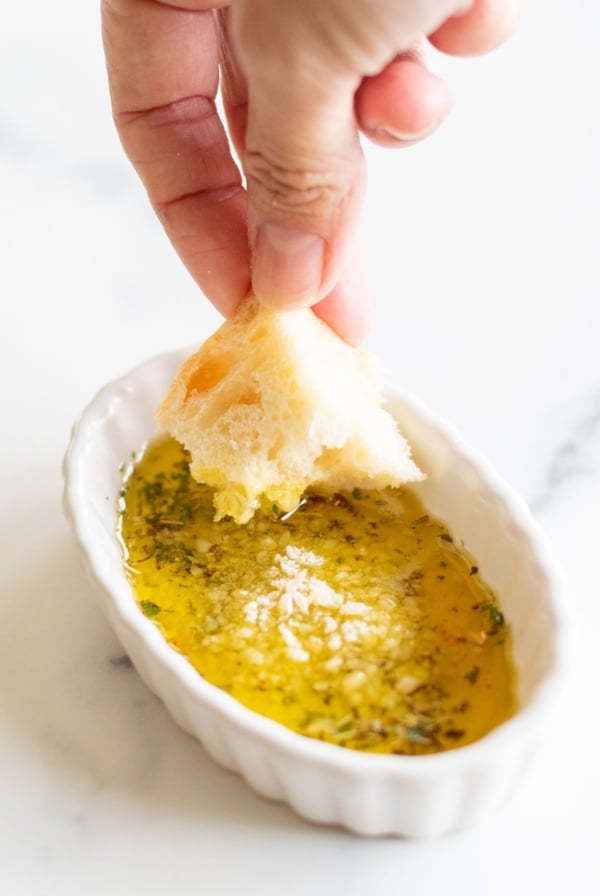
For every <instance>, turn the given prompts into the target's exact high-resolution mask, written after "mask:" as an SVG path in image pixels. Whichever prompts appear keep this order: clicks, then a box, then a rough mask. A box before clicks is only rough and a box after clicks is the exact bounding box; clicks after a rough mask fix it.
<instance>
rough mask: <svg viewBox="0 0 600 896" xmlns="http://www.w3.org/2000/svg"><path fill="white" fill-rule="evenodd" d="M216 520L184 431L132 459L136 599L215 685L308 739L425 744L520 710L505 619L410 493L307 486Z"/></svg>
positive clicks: (129, 521)
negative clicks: (245, 516)
mask: <svg viewBox="0 0 600 896" xmlns="http://www.w3.org/2000/svg"><path fill="white" fill-rule="evenodd" d="M305 497H306V500H305V501H304V502H303V504H302V505H301V506H300V507H299V508H298V510H297V511H296V512H295V513H293V514H291V515H290V514H286V515H285V516H284V517H282V516H281V515H280V513H279V508H278V507H276V506H273V507H271V508H265V509H264V510H263V512H257V513H256V514H255V516H254V517H253V519H251V520H250V521H249V522H248V523H246V524H245V525H243V526H239V525H237V524H236V523H234V522H233V521H231V520H230V519H223V520H221V521H219V522H214V520H213V515H214V508H213V503H212V490H211V489H210V488H208V487H207V486H203V485H200V484H198V483H197V482H195V481H194V480H193V479H192V477H191V475H190V472H189V467H188V457H187V455H186V454H185V452H184V451H183V449H182V448H181V446H180V445H179V443H177V442H176V441H175V440H173V439H170V438H161V439H159V440H157V441H155V442H153V443H152V444H150V445H149V446H148V447H147V448H146V449H145V451H144V452H143V453H142V454H141V456H140V457H139V458H137V460H136V461H135V463H134V464H133V465H132V466H131V468H130V469H129V470H128V472H127V475H126V477H125V479H124V484H123V488H122V492H121V499H120V522H119V531H120V536H121V539H122V543H123V546H124V550H125V556H126V563H125V567H126V571H127V574H128V576H129V579H130V581H131V584H132V587H133V590H134V593H135V596H136V599H137V601H138V603H139V606H140V608H141V610H142V612H144V613H145V614H146V615H147V616H148V617H150V618H151V619H152V621H153V622H154V623H155V624H156V625H157V626H158V627H159V628H160V630H161V632H162V633H163V635H164V637H165V638H166V640H167V641H168V643H169V644H170V645H171V646H172V647H173V648H175V649H176V650H178V651H180V652H181V653H182V654H184V655H185V656H186V657H187V658H188V660H189V661H190V663H192V665H193V666H194V667H195V668H196V669H197V670H198V672H199V673H200V674H201V675H203V676H204V677H205V678H206V680H207V681H209V682H211V683H212V684H214V685H216V686H218V687H220V688H222V689H224V690H226V691H227V692H228V693H229V694H231V695H232V696H233V697H234V698H236V699H237V700H239V701H240V702H241V703H243V704H244V705H245V706H247V707H249V708H250V709H252V710H254V711H256V712H258V713H261V714H263V715H265V716H268V717H270V718H271V719H274V720H275V721H277V722H280V723H281V724H283V725H286V726H287V727H289V728H291V729H293V730H294V731H297V732H299V733H300V734H303V735H307V736H309V737H314V738H319V739H321V740H325V741H328V742H331V743H334V744H338V745H340V746H343V747H348V748H351V749H354V750H363V751H369V752H377V753H403V754H422V753H434V752H439V751H441V750H448V749H453V748H456V747H458V746H462V745H464V744H468V743H471V742H473V741H475V740H477V739H478V738H480V737H482V736H483V735H484V734H486V733H487V732H489V731H490V730H492V729H493V728H494V727H495V726H497V725H498V724H499V723H501V722H502V721H504V720H505V719H507V718H509V717H510V716H511V715H512V713H513V712H514V710H515V696H514V684H515V681H514V678H515V676H514V666H513V662H512V658H511V639H510V627H509V625H508V624H507V622H506V620H505V618H504V615H503V613H502V611H501V608H500V607H499V606H498V603H497V601H496V598H495V596H494V595H493V593H492V592H491V591H490V589H489V588H488V587H487V586H486V584H485V583H484V582H483V581H482V579H481V577H480V576H479V573H478V569H477V566H476V564H475V562H474V561H473V560H472V559H471V558H470V557H469V556H468V555H467V554H466V552H465V551H464V550H462V549H461V548H460V547H459V546H458V545H457V544H456V543H455V542H454V541H453V539H452V536H451V534H450V533H449V532H448V531H447V529H446V528H445V527H444V525H443V524H442V523H441V522H440V521H438V520H436V519H433V518H432V517H431V516H430V515H429V514H428V513H427V511H426V509H425V508H424V507H423V506H422V503H421V501H420V499H419V498H418V497H417V495H416V494H414V493H413V492H411V491H410V490H408V489H390V490H385V491H362V490H358V489H355V490H354V491H353V492H348V493H343V494H342V493H340V494H336V495H333V496H325V495H321V494H319V493H318V492H314V493H309V494H307V495H306V496H305Z"/></svg>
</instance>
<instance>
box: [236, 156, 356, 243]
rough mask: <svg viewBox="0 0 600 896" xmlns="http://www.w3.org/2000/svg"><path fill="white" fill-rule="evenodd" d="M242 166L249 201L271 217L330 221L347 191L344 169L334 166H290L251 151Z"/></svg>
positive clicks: (335, 214) (311, 221) (309, 222)
mask: <svg viewBox="0 0 600 896" xmlns="http://www.w3.org/2000/svg"><path fill="white" fill-rule="evenodd" d="M244 168H245V172H246V178H247V183H248V190H249V192H250V193H251V195H252V201H253V203H254V204H255V206H256V207H257V208H258V209H259V211H260V212H262V213H263V214H265V215H268V216H269V217H270V218H271V219H281V220H283V219H289V218H294V219H297V220H304V222H305V224H306V225H307V226H311V225H314V224H315V222H321V224H322V223H323V222H331V223H332V224H333V222H334V220H335V218H336V217H337V212H338V209H339V208H340V207H341V206H343V205H344V203H345V199H346V197H347V195H348V192H349V186H350V181H349V176H348V172H347V170H345V169H338V168H336V167H334V166H331V167H330V168H323V169H318V168H316V167H310V166H293V165H291V166H290V165H285V164H281V163H278V162H274V161H273V160H271V159H269V158H267V157H266V156H265V155H263V154H262V153H260V152H253V153H249V154H248V155H247V157H246V159H245V165H244ZM319 229H322V228H321V227H320V228H319ZM324 235H325V234H324Z"/></svg>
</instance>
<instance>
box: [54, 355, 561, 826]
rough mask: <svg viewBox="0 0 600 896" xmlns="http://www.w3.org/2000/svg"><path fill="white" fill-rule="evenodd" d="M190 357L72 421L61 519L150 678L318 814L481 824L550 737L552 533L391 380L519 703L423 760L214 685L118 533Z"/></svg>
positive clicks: (129, 382) (429, 496)
mask: <svg viewBox="0 0 600 896" xmlns="http://www.w3.org/2000/svg"><path fill="white" fill-rule="evenodd" d="M189 353H190V352H187V351H177V352H171V353H169V354H165V355H161V356H159V357H156V358H152V359H150V360H149V361H147V362H146V363H144V364H142V365H141V366H139V367H137V368H136V369H134V370H133V371H131V372H129V373H127V374H126V375H125V376H123V377H121V378H120V379H117V380H115V381H114V382H112V383H110V384H108V385H107V386H105V388H103V389H102V390H101V391H100V392H99V393H98V394H97V395H96V397H95V398H94V399H93V400H92V401H91V403H90V404H89V405H88V407H87V408H86V409H85V410H84V411H83V413H82V415H81V417H80V419H79V421H78V422H77V424H76V425H75V427H74V429H73V433H72V438H71V442H70V445H69V448H68V451H67V453H66V456H65V460H64V480H65V490H64V504H65V512H66V515H67V517H68V519H69V521H70V524H71V527H72V530H73V533H74V535H75V538H76V541H77V543H78V545H79V548H80V549H81V553H82V555H83V558H84V560H85V563H86V566H87V568H88V570H89V572H90V574H91V577H92V579H93V580H94V582H95V583H96V584H97V585H98V586H99V589H98V593H99V596H100V600H101V604H102V607H103V609H104V610H105V612H106V614H107V615H108V619H109V621H110V623H111V625H112V626H113V628H114V631H115V633H116V635H117V637H118V638H119V640H120V641H121V643H122V645H123V647H124V649H125V650H126V651H127V653H128V654H129V656H130V658H131V660H132V661H133V663H134V665H135V667H136V669H137V670H138V672H139V674H140V675H141V677H142V678H143V680H144V681H145V682H146V684H147V685H148V687H149V688H150V689H151V690H152V691H154V692H155V693H156V694H157V695H158V696H159V697H160V699H161V700H162V701H163V702H164V704H165V705H166V707H167V709H168V710H169V711H170V713H171V714H172V716H173V717H174V718H175V720H176V721H177V722H178V723H179V724H180V725H181V726H182V727H183V728H184V729H185V730H186V731H188V732H189V733H190V734H192V735H193V736H195V737H196V738H198V739H199V740H200V741H201V742H202V744H203V745H204V747H205V748H206V750H207V751H208V752H209V753H210V755H211V756H212V757H213V758H214V759H215V760H216V761H217V762H218V763H220V764H221V765H223V766H225V767H227V768H229V769H232V770H234V771H236V772H238V773H240V774H241V775H243V777H244V778H245V779H246V781H247V782H248V783H249V784H250V785H251V786H252V787H253V788H254V789H255V790H256V791H258V793H260V794H263V795H265V796H267V797H270V798H272V799H276V800H282V801H285V802H287V803H288V804H289V805H290V806H291V807H292V808H293V809H294V810H295V811H296V812H298V813H299V814H300V815H302V816H304V817H305V818H307V819H310V820H312V821H315V822H319V823H326V824H338V825H342V826H344V827H346V828H349V829H351V830H352V831H354V832H356V833H359V834H364V835H384V834H394V835H403V836H409V837H420V836H431V835H435V834H440V833H442V832H445V831H449V830H456V829H459V828H464V827H466V826H468V825H471V824H473V823H474V822H476V821H477V820H478V819H480V818H481V817H482V816H484V815H485V814H487V813H488V812H490V811H492V810H494V809H496V808H497V807H498V806H499V805H501V804H502V803H503V802H504V801H505V800H506V798H507V797H508V796H509V795H510V794H511V792H512V791H513V790H514V788H515V787H516V786H517V784H518V782H519V781H520V780H521V778H522V775H523V773H524V770H525V768H526V767H527V765H528V763H529V760H530V758H531V755H532V752H533V751H534V750H535V748H536V746H538V745H539V744H540V743H541V742H542V741H543V739H544V738H545V737H547V736H548V726H549V724H550V722H551V719H552V708H553V706H554V705H555V703H554V700H555V697H556V695H557V693H558V690H559V687H560V685H561V683H562V681H563V678H564V674H565V669H566V666H567V663H566V655H567V653H566V651H567V633H568V624H567V614H566V607H567V603H566V595H565V589H564V585H563V582H562V576H561V574H560V570H559V569H557V566H556V563H555V561H554V559H553V557H552V555H551V552H550V550H549V548H548V545H547V543H546V539H545V537H544V535H543V533H542V532H541V531H540V529H539V527H538V525H537V524H536V523H535V521H534V520H533V518H532V517H531V515H530V514H529V512H528V510H527V508H526V506H525V504H524V503H523V502H522V501H521V499H520V498H519V497H518V496H516V495H515V494H514V493H513V492H512V491H511V490H510V489H509V488H507V486H506V485H505V484H504V483H502V482H501V480H500V479H499V478H498V476H497V475H496V473H495V472H494V471H493V470H492V469H491V468H490V466H489V465H488V463H486V462H485V461H484V460H482V459H481V458H480V457H478V456H477V455H476V453H475V452H473V450H471V449H470V448H469V447H468V446H466V445H465V444H464V442H463V441H462V440H461V439H460V438H459V437H458V436H457V435H456V434H455V433H454V432H453V431H452V430H451V429H450V428H449V427H448V426H447V425H446V424H445V423H443V422H441V421H440V420H438V419H436V418H435V417H433V416H432V415H431V414H430V413H429V412H428V411H427V410H426V409H424V408H423V407H422V406H421V405H420V404H419V402H417V401H415V400H414V399H413V398H411V397H410V396H407V395H405V394H403V393H401V392H399V391H397V390H389V392H388V407H389V409H390V411H391V412H392V413H393V414H394V416H395V417H396V419H397V420H398V421H399V423H400V427H401V430H402V432H403V433H404V434H405V435H406V436H407V438H408V439H409V442H410V443H411V445H412V446H413V452H414V455H415V459H416V461H417V463H419V465H420V466H421V467H422V469H423V470H424V471H425V472H426V473H427V480H426V481H425V482H423V483H422V484H419V486H418V490H419V491H420V493H421V496H422V498H423V501H424V503H425V505H426V507H427V508H428V510H429V511H430V512H431V513H433V514H435V515H436V516H438V517H439V518H441V519H442V520H443V521H444V522H445V523H446V525H447V526H448V528H449V530H450V531H451V533H452V534H453V537H454V538H455V540H456V539H458V540H459V541H461V542H462V543H463V544H464V545H465V547H466V548H467V550H468V551H469V552H470V554H471V555H472V556H474V557H475V558H476V560H477V563H478V565H479V569H480V571H481V574H482V576H483V578H484V579H485V580H487V582H488V584H489V585H490V586H491V587H492V588H493V589H494V590H495V592H496V594H497V596H498V599H499V602H500V605H501V607H502V609H503V611H504V613H505V615H506V617H507V619H508V620H509V622H510V624H511V626H512V631H513V639H514V653H515V659H516V665H517V674H518V703H519V709H518V712H517V713H516V715H515V716H514V717H513V718H512V719H510V720H509V721H508V722H506V723H504V724H503V725H501V726H500V727H498V728H496V729H495V730H494V731H493V732H491V733H490V734H488V735H487V736H486V737H484V738H482V739H481V740H480V741H478V742H476V743H474V744H471V745H469V746H465V747H461V748H458V749H456V750H452V751H449V752H445V753H439V754H435V755H428V756H390V755H387V756H385V755H369V754H365V753H358V752H356V751H352V750H347V749H344V748H343V747H339V746H334V745H331V744H327V743H323V742H321V741H318V740H313V739H310V738H308V737H303V736H301V735H299V734H295V733H294V732H292V731H290V730H288V729H286V728H284V727H283V726H282V725H279V724H278V723H276V722H273V721H271V720H269V719H266V718H264V717H262V716H259V715H257V714H255V713H253V712H251V711H250V710H248V709H246V708H245V707H243V706H242V705H241V704H239V703H238V702H237V701H235V700H234V699H233V698H232V697H230V696H229V695H228V694H226V693H225V692H224V691H221V690H219V689H218V688H216V687H214V686H212V685H210V684H208V683H207V682H206V681H204V679H203V678H202V677H201V676H200V675H199V674H198V673H197V672H196V671H195V670H194V669H193V668H192V666H191V665H190V664H189V663H188V661H187V660H186V659H185V658H184V657H183V656H181V655H180V654H179V653H177V652H176V651H175V650H173V649H172V648H170V647H169V646H168V645H167V643H166V642H165V641H164V640H163V637H162V635H161V634H160V632H159V631H158V629H157V628H156V626H155V625H154V624H153V623H152V622H151V621H150V620H149V619H147V618H146V617H145V616H144V615H143V614H142V613H141V611H140V610H139V608H138V606H137V604H136V603H135V601H134V598H133V595H132V591H131V589H130V586H129V584H128V582H127V579H126V578H125V576H124V572H123V556H122V552H121V547H120V545H119V542H118V540H117V537H116V534H115V533H116V519H117V509H116V505H117V496H118V492H119V488H120V485H121V481H122V475H121V473H120V472H119V468H120V467H122V463H123V461H124V460H125V461H126V460H127V459H129V458H130V457H131V453H132V451H137V450H139V449H140V448H141V447H142V446H143V445H144V443H145V442H146V441H148V440H149V439H150V438H152V436H153V435H155V434H156V424H155V423H154V413H155V409H156V407H157V405H158V403H159V401H160V400H161V398H162V397H163V395H164V394H165V392H166V390H167V388H168V386H169V384H170V382H171V380H172V378H173V376H174V374H175V372H176V370H177V369H178V368H179V366H180V364H181V363H182V361H183V359H184V358H185V357H187V355H188V354H189Z"/></svg>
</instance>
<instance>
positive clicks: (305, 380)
mask: <svg viewBox="0 0 600 896" xmlns="http://www.w3.org/2000/svg"><path fill="white" fill-rule="evenodd" d="M381 389H382V374H381V370H380V367H379V363H378V361H377V359H376V358H375V357H374V356H373V355H371V354H369V353H367V352H366V351H364V350H363V349H358V348H352V347H351V346H349V345H347V344H346V343H345V342H344V341H343V340H342V339H340V338H339V337H338V336H337V335H336V334H335V333H334V332H333V330H331V329H330V328H329V327H328V326H327V325H326V324H324V323H323V322H322V321H321V320H319V318H318V317H316V315H315V314H314V313H313V312H312V311H310V310H302V311H286V312H275V311H272V310H270V309H267V308H264V307H263V306H261V305H259V304H258V302H257V301H256V300H255V299H254V298H252V297H250V298H248V299H247V300H246V301H245V302H244V303H243V304H242V306H241V308H240V309H239V310H238V311H237V312H236V314H235V315H234V316H233V317H232V318H231V319H230V320H228V321H226V322H225V323H223V324H222V326H221V327H220V328H219V329H218V330H217V331H216V333H214V335H213V336H211V337H210V338H209V339H208V340H207V341H206V342H205V343H204V344H203V345H202V346H201V347H200V349H199V350H198V351H197V352H196V353H195V354H194V355H192V357H190V358H189V359H188V360H187V361H186V362H185V363H184V364H183V366H182V368H181V369H180V371H179V372H178V374H177V376H176V377H175V380H174V382H173V384H172V386H171V388H170V390H169V392H168V393H167V395H166V397H165V399H164V401H163V402H162V404H161V406H160V408H159V410H158V413H157V421H158V423H159V425H160V426H162V427H163V428H164V429H166V430H167V431H168V432H170V433H171V434H172V435H173V436H174V437H175V438H176V439H177V440H178V441H180V442H181V443H182V444H183V445H184V447H185V448H186V449H187V450H188V451H189V452H190V455H191V463H190V469H191V473H192V475H193V477H194V478H195V479H196V480H198V481H199V482H205V483H207V484H208V485H212V486H214V487H215V496H214V504H215V511H216V514H215V519H221V518H222V517H224V516H230V517H232V518H233V519H234V520H236V522H238V523H245V522H247V521H248V520H249V519H250V518H251V517H252V515H253V514H254V511H255V510H256V508H257V507H259V506H260V505H261V503H262V505H263V506H266V507H267V508H268V509H269V511H270V512H272V507H273V506H275V508H276V512H277V511H279V512H281V513H283V512H286V511H289V510H291V509H292V508H293V507H295V505H296V504H297V503H298V501H299V500H300V498H301V497H302V494H303V492H304V491H305V489H306V488H307V487H308V486H309V485H315V486H317V487H318V488H319V489H320V490H321V491H325V492H328V493H332V492H335V491H339V490H341V489H352V488H384V487H386V486H388V485H392V486H395V485H400V484H401V483H403V482H409V481H415V480H419V479H422V478H424V477H423V474H422V473H421V471H420V470H419V469H418V467H417V466H416V465H415V463H414V462H413V461H412V460H411V457H410V449H409V446H408V444H407V443H406V441H405V439H404V438H403V437H402V436H401V435H400V433H399V432H398V428H397V426H396V423H395V421H394V419H393V418H392V416H391V415H390V414H389V413H388V412H387V411H386V410H384V409H383V407H382V393H381Z"/></svg>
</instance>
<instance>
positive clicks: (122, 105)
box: [102, 0, 250, 316]
mask: <svg viewBox="0 0 600 896" xmlns="http://www.w3.org/2000/svg"><path fill="white" fill-rule="evenodd" d="M223 5H226V4H225V2H223V0H213V2H206V0H177V4H176V5H175V3H174V2H159V0H103V3H102V31H103V40H104V49H105V56H106V63H107V69H108V79H109V87H110V94H111V102H112V108H113V115H114V120H115V124H116V128H117V132H118V134H119V137H120V140H121V143H122V144H123V148H124V150H125V152H126V154H127V156H128V157H129V159H130V161H131V162H132V164H133V166H134V168H135V169H136V171H137V172H138V174H139V176H140V177H141V179H142V181H143V183H144V185H145V187H146V190H147V192H148V196H149V199H150V201H151V203H152V205H153V207H154V209H155V210H156V212H157V214H158V216H159V218H160V220H161V222H162V224H163V226H164V228H165V230H166V232H167V235H168V236H169V238H170V240H171V242H172V243H173V246H174V248H175V249H176V251H177V253H178V254H179V256H180V257H181V259H182V261H183V262H184V264H185V265H186V267H187V268H188V270H189V271H190V273H191V274H192V276H193V277H194V279H195V280H196V281H197V282H198V283H199V285H200V286H201V288H202V289H203V291H204V292H205V293H206V295H207V296H208V298H209V299H210V300H211V301H212V302H213V304H214V305H215V306H216V307H217V308H218V309H219V310H220V311H221V312H222V313H223V314H224V315H226V316H227V315H229V314H231V313H232V312H233V310H234V309H235V308H236V307H237V305H238V304H239V302H240V301H241V300H242V299H243V297H244V296H245V295H246V294H247V292H248V290H249V287H250V258H249V249H248V243H247V230H246V197H245V192H244V190H243V187H242V180H241V177H240V173H239V171H238V169H237V166H236V164H235V162H234V160H233V158H232V156H231V153H230V149H229V142H228V139H227V135H226V133H225V130H224V128H223V125H222V123H221V121H220V119H219V116H218V113H217V109H216V104H215V97H216V93H217V88H218V66H219V57H218V44H217V33H216V29H215V22H214V18H213V12H212V7H216V6H223Z"/></svg>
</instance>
